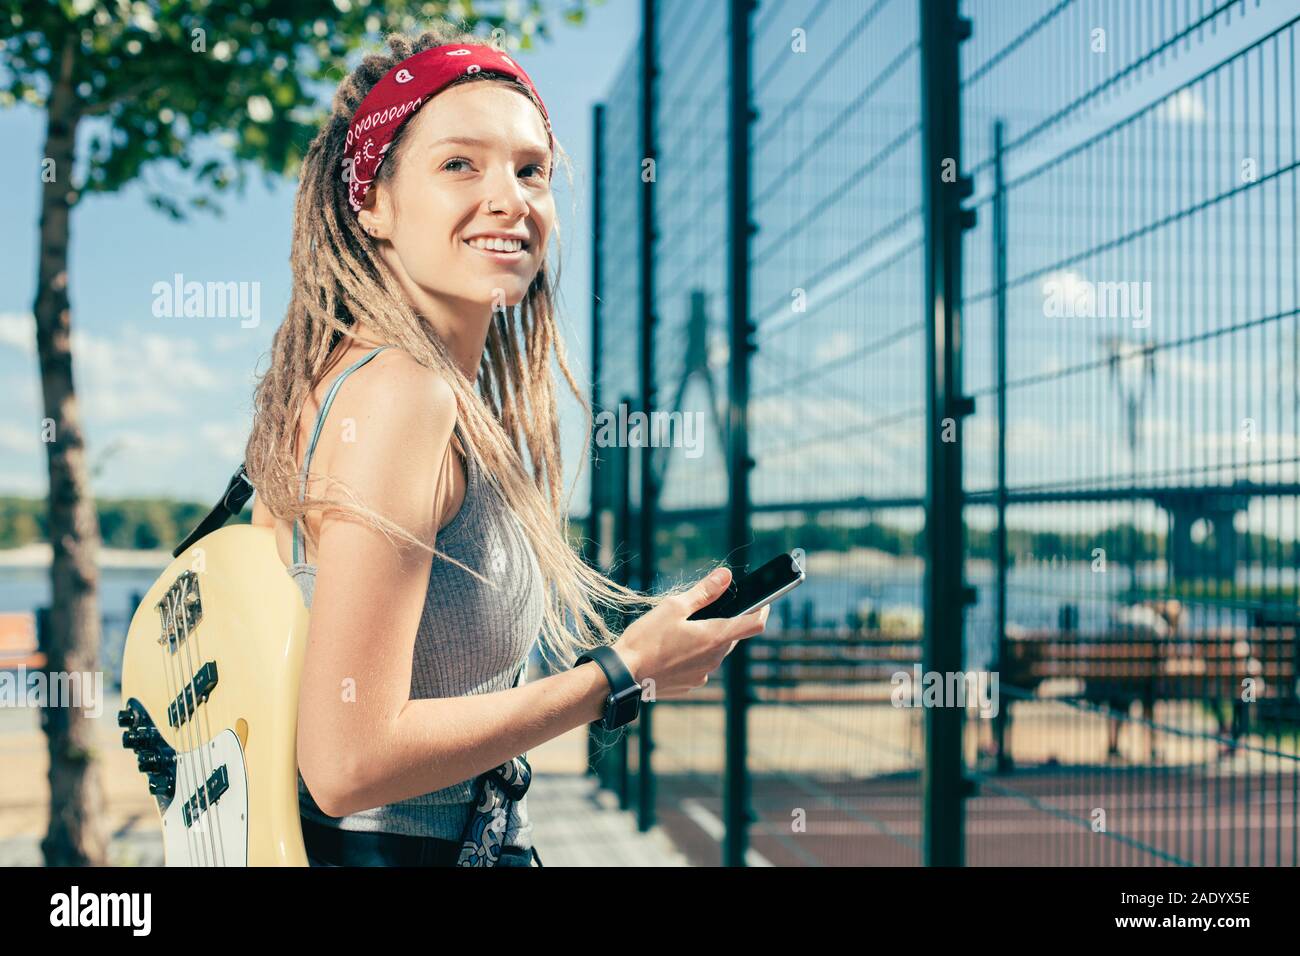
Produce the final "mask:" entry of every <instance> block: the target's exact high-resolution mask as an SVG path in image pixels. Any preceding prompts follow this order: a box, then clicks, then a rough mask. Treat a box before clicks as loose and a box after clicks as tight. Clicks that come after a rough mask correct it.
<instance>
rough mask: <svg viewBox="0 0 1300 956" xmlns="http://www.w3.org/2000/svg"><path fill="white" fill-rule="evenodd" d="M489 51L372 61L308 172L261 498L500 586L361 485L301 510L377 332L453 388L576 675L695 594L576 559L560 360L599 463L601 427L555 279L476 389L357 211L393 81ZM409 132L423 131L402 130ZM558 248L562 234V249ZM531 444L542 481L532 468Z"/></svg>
mask: <svg viewBox="0 0 1300 956" xmlns="http://www.w3.org/2000/svg"><path fill="white" fill-rule="evenodd" d="M481 42H483V40H482V38H481V37H477V36H475V35H474V34H472V33H466V32H462V31H461V30H460V29H459V28H458V27H456V26H454V25H453V24H451V23H449V22H447V21H445V20H436V21H433V23H432V25H431V27H430V28H429V29H428V30H426V31H425V32H423V33H422V34H421V35H420V36H419V37H418V38H416V39H412V38H411V37H409V36H407V35H404V34H400V33H394V34H390V35H389V36H388V37H387V38H386V43H387V47H388V50H387V51H386V52H384V53H376V54H371V55H368V56H366V57H365V58H364V59H363V60H362V61H361V63H360V65H358V66H357V68H356V69H355V70H354V71H353V72H352V73H351V75H350V76H348V77H347V78H346V79H344V80H343V82H342V83H341V84H340V86H339V88H338V91H337V92H336V93H335V96H334V100H333V108H332V113H331V115H330V117H329V118H328V120H327V121H326V122H325V124H324V126H323V128H322V129H321V130H320V132H319V133H318V135H317V136H316V138H315V139H314V140H313V141H312V143H311V146H310V147H309V148H308V150H307V153H306V156H305V157H304V160H303V164H302V170H301V185H300V186H299V189H298V194H297V199H296V203H295V207H294V223H293V245H292V252H291V255H290V263H291V265H292V269H293V291H292V295H291V298H290V301H289V308H288V314H287V315H286V316H285V319H284V322H283V323H282V324H281V325H280V327H279V328H278V329H277V330H276V333H275V336H274V338H273V340H272V346H271V361H270V365H269V368H268V369H267V371H266V373H265V374H264V375H262V376H261V377H260V378H259V379H258V382H257V386H256V390H255V394H254V402H253V405H254V424H253V429H252V433H251V435H250V436H249V439H248V446H247V449H246V452H245V470H246V472H247V474H248V478H249V480H250V481H251V482H252V484H253V487H254V488H255V489H256V491H257V494H258V496H259V497H261V498H262V500H263V502H264V504H265V505H266V507H267V509H268V510H269V511H270V512H271V514H273V515H275V516H276V517H277V518H280V519H282V520H286V521H293V520H297V519H299V518H301V517H302V516H304V515H306V514H307V512H308V511H312V510H316V509H320V510H321V511H322V513H328V512H329V511H336V512H340V513H346V514H350V515H353V516H355V517H356V518H358V519H360V520H361V521H362V522H364V523H365V524H366V525H367V526H369V527H370V528H372V529H374V530H378V531H380V532H381V533H383V534H384V535H385V536H386V537H388V539H389V540H390V541H391V540H393V539H394V538H399V539H401V540H403V541H406V542H408V543H409V544H411V545H413V546H416V547H422V548H424V549H425V550H427V551H430V552H431V553H432V554H433V555H434V557H435V560H436V559H442V560H446V561H450V562H452V563H453V564H456V565H457V566H459V567H461V568H464V569H465V570H466V571H467V572H468V573H470V574H472V575H474V576H475V577H476V578H478V579H479V580H480V581H483V582H484V583H485V584H487V585H488V586H492V587H495V586H497V585H496V584H495V583H494V582H491V581H489V580H488V579H487V578H486V577H484V576H483V575H482V574H480V573H479V572H477V571H476V570H474V569H473V568H468V567H466V566H465V565H463V564H461V563H460V562H459V561H456V560H455V559H454V558H452V557H451V556H450V555H447V554H445V553H443V552H441V551H439V550H438V549H437V548H436V546H435V547H431V546H430V545H429V543H427V542H425V541H422V540H419V538H417V537H416V536H414V535H412V534H411V533H410V532H409V531H408V530H407V529H405V528H402V527H400V526H399V525H397V524H396V523H394V522H391V521H389V520H388V519H387V518H385V517H383V516H382V515H380V514H378V513H377V512H375V511H373V510H372V509H371V508H369V507H367V506H366V505H365V503H364V502H363V501H361V499H360V497H359V496H358V495H357V494H355V492H353V491H352V489H350V488H348V487H347V485H346V483H345V482H342V481H340V480H337V479H332V478H329V477H328V476H325V477H317V476H309V478H308V481H307V485H308V486H309V489H310V486H311V485H312V484H313V482H315V481H324V482H325V484H326V486H327V487H337V488H338V489H339V490H340V494H338V495H325V494H322V495H320V496H317V495H315V494H311V493H310V492H309V493H308V494H307V496H305V497H304V498H303V500H302V501H299V500H298V492H299V481H300V477H299V472H298V467H297V465H296V445H297V435H298V427H297V426H298V421H299V419H300V416H301V413H302V410H303V408H304V406H305V403H306V400H307V398H308V397H310V395H311V394H312V392H313V390H314V389H315V387H316V385H317V384H318V383H319V382H320V381H321V380H322V377H323V374H324V372H325V370H326V368H327V366H328V364H329V362H328V360H329V356H330V354H331V352H332V350H333V349H334V347H335V346H336V345H337V344H338V343H339V342H340V341H341V340H343V339H344V338H345V337H346V336H347V334H348V331H349V329H350V328H351V327H352V326H353V324H354V317H357V316H360V317H362V318H363V321H364V322H365V324H366V326H367V327H368V328H370V329H372V330H374V334H375V336H376V337H377V338H379V339H380V340H381V341H382V342H386V343H389V344H392V345H395V346H396V347H398V348H400V349H402V350H404V351H405V352H406V353H407V354H409V355H410V356H411V357H412V358H414V359H415V360H416V361H417V362H419V363H420V364H421V365H423V366H425V367H427V368H430V369H433V370H435V371H437V372H439V373H440V374H441V375H442V377H443V378H444V379H445V380H446V381H447V382H448V383H449V384H450V385H451V386H452V389H453V390H454V392H455V394H456V402H457V406H458V420H459V422H460V425H461V428H462V430H463V432H464V433H465V434H466V435H467V437H468V440H469V441H468V444H469V446H470V447H468V448H466V453H467V454H472V455H474V456H475V459H476V461H477V462H478V463H479V465H480V472H481V474H482V475H483V476H484V477H485V478H486V479H487V480H488V482H489V487H490V488H491V490H492V492H493V493H496V494H499V495H501V496H502V497H503V499H504V500H505V501H506V502H508V503H509V507H510V508H511V510H512V511H513V512H514V513H515V515H516V516H517V517H518V519H519V522H520V525H521V526H522V528H523V530H524V532H525V534H526V536H527V538H528V540H529V542H530V544H531V545H532V548H533V551H534V555H535V557H536V559H537V563H538V566H539V568H540V569H541V571H542V574H543V577H544V578H545V581H546V591H547V600H546V612H545V617H544V624H543V629H542V634H541V635H540V637H539V640H540V643H541V645H542V650H543V653H544V654H546V655H548V656H552V657H553V659H555V660H558V661H561V662H564V664H566V665H568V664H571V663H572V661H573V659H574V658H575V657H576V656H577V655H578V654H580V653H582V652H583V651H586V650H589V649H590V648H592V647H594V646H597V645H599V644H607V643H613V642H614V640H615V639H616V637H617V635H616V634H615V633H614V632H613V631H612V630H611V628H610V626H609V623H607V620H606V614H607V613H609V612H611V611H613V612H621V613H613V614H610V618H611V620H612V622H617V621H619V620H626V619H627V617H626V615H627V614H628V613H630V612H635V611H639V612H644V611H645V610H647V609H648V608H650V607H653V606H654V605H656V604H658V603H659V602H660V601H662V600H664V599H666V598H668V597H669V596H671V595H674V594H677V593H680V592H681V591H684V590H686V589H687V588H688V587H689V584H687V583H678V584H676V585H674V586H673V587H670V588H668V589H666V590H663V591H661V592H659V593H658V594H646V593H642V592H639V591H636V590H632V589H630V588H627V587H625V586H623V585H621V584H619V583H618V582H616V581H614V580H612V579H611V578H609V577H607V576H605V575H604V574H602V573H600V572H599V571H597V570H596V569H594V568H592V567H591V566H590V565H588V564H587V562H586V561H584V560H583V559H582V557H581V556H580V555H579V554H578V553H577V552H576V551H575V550H574V548H573V547H572V546H571V545H570V543H569V528H568V523H569V519H568V503H567V502H565V501H562V500H561V491H562V488H563V476H562V471H561V459H560V434H559V421H558V418H557V415H556V405H555V388H554V384H555V383H554V380H553V377H552V374H551V370H550V354H551V351H552V349H554V351H555V357H556V362H557V364H558V366H559V368H560V371H561V372H562V373H563V374H564V378H565V380H566V381H567V382H568V384H569V388H570V389H571V390H572V391H573V394H574V395H575V396H576V398H577V399H578V403H579V405H580V406H581V407H582V409H583V412H584V414H585V416H586V422H587V429H586V432H587V436H586V440H585V442H584V446H583V458H584V460H585V458H586V456H587V453H588V451H589V450H590V442H591V422H592V413H591V408H590V406H589V404H588V403H587V402H586V400H585V399H584V397H583V395H582V391H581V389H580V388H579V387H578V384H577V382H576V381H575V380H574V377H573V374H572V372H570V370H569V365H568V361H567V358H566V355H565V349H564V342H563V338H562V337H561V336H559V335H557V334H556V315H555V305H554V292H553V290H554V285H553V283H552V280H551V278H550V276H549V275H548V265H547V264H546V263H543V265H542V268H541V269H540V270H539V271H538V273H537V276H536V277H535V279H534V280H533V282H532V284H531V285H530V287H529V290H528V293H527V294H526V295H525V297H524V299H523V301H521V302H520V303H519V304H518V305H517V306H514V307H499V308H497V309H496V310H495V311H494V313H493V317H492V321H491V326H490V329H489V332H488V336H487V341H486V343H485V346H484V351H483V358H482V362H481V364H480V367H479V371H478V381H477V388H475V387H474V386H473V385H472V384H471V383H470V382H469V381H468V379H467V378H466V377H465V376H464V374H463V373H461V372H460V370H459V369H458V368H457V367H456V365H455V363H454V360H453V359H452V357H451V355H450V353H449V352H448V350H447V348H446V345H445V344H444V343H443V342H442V341H441V340H440V339H439V338H438V336H437V334H436V333H435V332H434V330H433V329H432V327H431V326H430V325H429V324H428V323H426V322H423V321H421V319H420V318H419V316H418V315H417V314H416V313H415V311H414V310H413V309H412V308H411V306H410V305H409V303H407V302H406V301H405V299H404V297H403V295H402V293H401V290H400V287H399V286H398V284H397V282H396V280H395V278H394V276H393V275H392V274H391V272H390V271H389V270H388V268H387V267H386V266H385V265H384V264H383V262H382V260H381V259H380V257H379V256H378V255H377V254H376V250H375V245H374V240H373V239H371V237H370V236H368V235H367V234H366V232H365V230H364V229H363V228H362V227H361V225H360V223H359V222H358V220H357V217H356V216H355V215H354V214H353V212H352V210H351V208H350V207H349V205H348V196H347V184H346V182H345V181H344V179H343V177H342V175H340V172H339V171H340V169H341V168H342V160H343V156H344V150H343V147H344V140H345V137H346V136H347V131H348V125H349V123H350V121H351V119H352V117H353V115H354V114H355V112H356V110H357V108H358V106H359V105H360V104H361V101H362V100H363V99H364V98H365V96H366V94H367V93H369V92H370V90H371V88H372V87H373V86H374V85H375V83H377V82H378V81H379V79H380V78H381V77H383V76H384V74H385V73H387V72H388V71H389V70H390V69H392V68H393V67H394V66H395V65H396V64H397V63H399V62H401V61H402V60H404V59H406V58H407V57H409V56H411V55H412V54H414V53H419V52H420V51H422V50H426V49H429V48H430V47H435V46H440V45H443V44H447V43H481ZM464 82H471V83H483V82H495V83H502V82H504V83H506V84H508V85H510V87H511V88H512V89H514V90H516V91H518V92H519V93H520V94H521V95H523V96H526V97H528V99H529V100H530V101H531V102H533V103H534V104H535V105H536V104H537V101H536V99H535V98H534V97H533V95H532V93H531V92H530V91H529V90H528V89H527V87H526V86H524V85H523V84H521V83H519V82H517V81H516V80H515V79H514V78H513V77H511V76H507V75H505V74H501V73H495V72H492V71H488V70H484V71H481V72H479V73H475V74H471V75H468V76H464V77H461V78H459V79H458V80H457V81H455V82H454V83H453V84H452V85H458V84H459V83H464ZM539 109H540V107H539ZM407 128H409V124H407V125H404V126H403V127H402V130H403V131H404V130H406V129H407ZM402 138H403V137H402V131H399V132H398V135H397V137H396V138H395V139H394V141H393V144H392V146H390V148H389V150H388V152H387V154H386V157H385V160H384V163H383V165H382V166H380V168H379V172H378V174H377V180H379V181H383V180H385V179H389V178H391V177H392V176H393V175H394V174H395V172H396V169H397V167H398V166H399V165H400V163H401V154H402V149H401V143H402ZM557 153H558V154H559V155H561V156H563V157H564V159H565V161H566V171H568V175H569V180H570V183H572V173H571V171H569V166H568V163H567V155H564V154H563V153H562V151H560V150H559V149H558V146H557ZM558 232H559V230H558V228H557V229H556V235H557V241H558ZM521 436H522V442H521ZM524 444H526V447H527V450H528V456H529V458H530V461H531V474H530V473H529V471H528V469H526V468H525V465H524V461H523V447H524ZM570 494H571V493H570ZM308 535H309V540H310V541H312V542H315V541H316V538H317V535H316V534H314V533H312V532H310V531H308ZM434 544H435V545H436V535H435V542H434ZM616 626H617V625H616Z"/></svg>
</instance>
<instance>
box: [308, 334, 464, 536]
mask: <svg viewBox="0 0 1300 956" xmlns="http://www.w3.org/2000/svg"><path fill="white" fill-rule="evenodd" d="M456 418H457V405H456V394H455V392H454V390H453V389H452V387H451V384H450V383H449V382H447V381H446V379H445V378H444V377H443V376H442V375H441V374H439V373H438V372H437V371H435V370H433V369H429V368H426V367H424V366H423V365H421V364H420V363H419V362H417V361H415V359H413V358H411V356H409V355H407V354H406V353H405V352H403V351H401V350H400V349H385V350H384V351H383V352H380V353H379V354H378V355H376V356H375V357H374V358H373V359H372V360H371V361H369V362H367V363H366V364H365V365H363V366H362V367H360V368H359V369H357V370H356V371H355V372H353V373H352V374H351V375H350V376H348V379H347V380H346V381H345V382H344V383H343V384H342V385H341V386H340V387H339V389H338V391H337V392H336V393H335V395H334V401H333V404H332V405H331V407H330V411H329V414H328V416H327V420H326V422H325V427H324V428H322V431H321V435H320V438H319V445H324V446H326V447H325V448H324V449H323V450H324V451H325V452H326V454H325V460H324V461H323V462H322V467H323V469H324V471H325V472H326V473H327V474H329V475H330V476H331V477H333V478H335V479H339V480H341V481H344V482H346V483H347V484H348V485H350V486H352V487H353V488H354V489H356V490H357V491H358V492H359V493H360V494H362V495H363V496H366V497H368V498H372V499H374V500H376V501H378V502H380V503H381V504H382V503H383V502H389V503H391V504H400V503H401V502H408V503H409V502H410V501H411V500H412V499H413V498H414V499H416V500H418V499H419V498H421V497H422V495H420V494H418V493H417V491H418V489H424V488H427V487H428V485H429V484H430V482H429V476H430V475H432V474H435V473H436V472H437V471H438V469H439V467H440V465H441V463H442V462H443V460H444V458H445V457H446V452H447V447H448V445H449V444H450V442H451V436H452V433H453V430H454V427H455V424H456ZM312 471H313V472H315V471H316V468H315V467H313V468H312ZM408 507H409V505H408V506H404V507H401V508H400V510H401V511H403V512H405V511H407V510H408ZM426 513H427V512H426Z"/></svg>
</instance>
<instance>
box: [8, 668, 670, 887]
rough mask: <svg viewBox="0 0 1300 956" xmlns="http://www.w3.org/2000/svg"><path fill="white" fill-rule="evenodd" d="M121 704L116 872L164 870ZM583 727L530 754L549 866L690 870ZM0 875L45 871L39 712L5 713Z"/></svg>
mask: <svg viewBox="0 0 1300 956" xmlns="http://www.w3.org/2000/svg"><path fill="white" fill-rule="evenodd" d="M118 707H119V698H118V697H117V695H116V694H113V695H111V696H110V695H109V694H108V693H107V692H106V693H105V700H104V706H103V711H102V715H101V716H100V718H99V723H98V729H99V734H98V736H99V746H100V758H101V761H100V765H99V766H100V767H101V770H102V779H103V784H104V792H105V813H104V817H105V824H106V826H107V827H108V828H109V832H110V833H111V834H112V838H111V840H110V844H109V854H108V859H109V863H110V864H111V865H114V866H158V865H161V864H162V840H161V836H160V834H159V832H158V831H159V827H158V818H157V813H156V811H155V810H154V802H153V798H152V797H150V796H149V792H148V788H147V787H146V785H145V782H144V777H143V776H141V774H140V773H139V772H138V771H137V770H136V766H135V758H134V755H133V754H131V753H130V752H129V751H126V750H124V749H123V748H122V745H121V736H122V732H121V730H120V729H119V728H118V727H117V723H116V714H117V711H118ZM585 733H586V729H585V728H578V729H577V730H574V731H572V732H570V733H568V734H565V735H564V736H563V737H558V738H556V739H555V740H552V741H548V742H547V743H546V744H545V745H543V746H541V747H538V748H536V749H534V750H532V751H529V754H528V761H529V764H530V765H531V766H532V768H533V770H534V774H535V776H534V778H533V783H532V786H531V788H530V790H529V796H528V806H529V811H530V813H531V815H532V817H533V821H534V839H535V840H536V842H537V850H538V853H539V854H540V855H541V857H542V860H543V863H544V865H546V866H685V865H688V864H687V862H686V858H685V857H684V856H683V855H682V854H680V853H678V852H677V851H676V850H675V849H674V848H673V846H672V844H671V842H670V841H669V840H668V838H667V837H666V836H665V835H664V833H663V832H662V831H653V832H651V833H649V834H643V833H639V832H637V829H636V817H635V815H634V814H632V813H629V812H625V811H622V810H619V809H618V802H617V800H616V799H615V798H614V796H613V795H612V794H609V793H602V792H598V790H597V788H596V780H595V777H593V776H589V775H587V774H586V773H585V770H586V763H587V749H586V748H587V745H586V737H585ZM0 768H2V769H3V772H0V867H4V866H40V865H42V858H41V852H40V840H41V838H42V837H43V836H44V834H45V830H46V826H47V823H48V820H49V784H48V782H47V774H48V769H49V757H48V753H47V750H46V741H45V736H44V734H42V733H41V730H40V722H39V714H38V712H37V711H35V710H29V709H25V708H0Z"/></svg>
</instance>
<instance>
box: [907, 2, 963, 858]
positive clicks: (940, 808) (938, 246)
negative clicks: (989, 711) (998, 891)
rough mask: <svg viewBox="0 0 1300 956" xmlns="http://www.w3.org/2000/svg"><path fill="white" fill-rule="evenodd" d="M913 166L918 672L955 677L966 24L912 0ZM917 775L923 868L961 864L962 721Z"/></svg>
mask: <svg viewBox="0 0 1300 956" xmlns="http://www.w3.org/2000/svg"><path fill="white" fill-rule="evenodd" d="M920 18H921V109H922V120H921V124H922V142H921V165H922V168H923V170H924V173H923V176H924V197H925V204H924V210H925V212H924V215H925V306H926V315H925V329H926V413H927V416H926V423H927V442H926V494H925V498H926V509H925V510H926V515H925V551H926V562H925V625H926V626H925V630H926V634H925V642H924V647H923V651H922V654H923V657H924V670H925V671H926V672H927V673H934V672H937V673H939V674H953V673H957V672H959V671H961V669H962V650H963V648H962V624H963V621H962V618H963V615H964V613H965V612H964V608H965V605H966V604H968V603H970V602H971V600H972V592H971V590H970V589H969V588H968V587H967V586H966V584H965V580H964V576H963V570H962V568H963V551H964V548H965V544H964V542H965V534H964V526H963V523H962V522H963V514H962V474H961V469H962V455H961V422H962V419H963V418H964V417H965V416H967V415H969V414H971V412H972V411H974V402H973V400H972V399H971V398H969V397H968V396H965V395H964V394H963V393H962V389H961V244H962V231H963V229H965V228H969V226H970V225H972V224H973V214H972V213H971V212H970V211H968V210H963V209H962V207H961V203H962V201H963V200H964V199H966V198H968V197H969V196H970V195H971V193H972V192H973V185H972V183H971V180H970V178H969V177H967V176H964V175H962V174H961V172H960V170H961V129H960V127H961V123H960V119H961V116H960V110H961V106H960V103H961V100H960V95H961V81H960V76H959V73H958V48H959V44H960V43H961V41H962V40H964V39H966V38H967V37H968V36H969V35H970V22H969V21H968V20H964V19H962V18H961V17H960V16H958V14H957V0H920ZM924 716H925V730H926V734H925V766H924V770H923V771H922V791H923V794H922V799H923V807H922V820H923V850H922V858H923V862H924V863H925V865H927V866H961V865H962V863H963V861H964V849H965V847H964V842H965V841H964V820H963V813H964V803H963V801H964V799H965V797H966V787H967V781H966V778H965V775H964V773H963V768H962V729H963V725H964V721H965V712H964V710H963V709H960V708H957V707H945V706H939V707H928V708H926V709H925V714H924Z"/></svg>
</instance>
